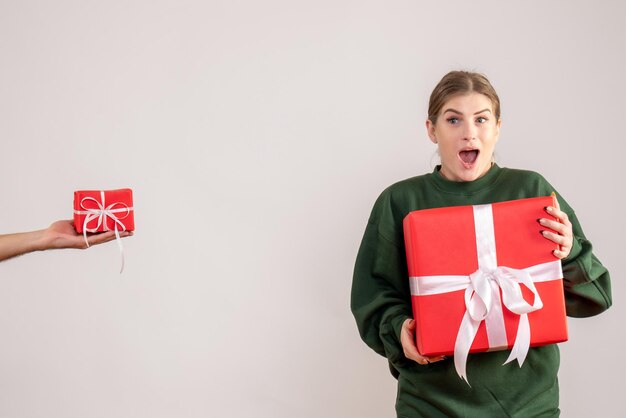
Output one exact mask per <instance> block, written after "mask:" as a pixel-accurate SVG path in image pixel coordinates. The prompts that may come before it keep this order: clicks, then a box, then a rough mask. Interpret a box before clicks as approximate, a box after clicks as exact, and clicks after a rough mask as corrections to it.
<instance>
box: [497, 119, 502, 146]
mask: <svg viewBox="0 0 626 418" xmlns="http://www.w3.org/2000/svg"><path fill="white" fill-rule="evenodd" d="M501 125H502V119H498V122H497V123H496V142H498V139H500V126H501Z"/></svg>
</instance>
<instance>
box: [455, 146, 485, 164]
mask: <svg viewBox="0 0 626 418" xmlns="http://www.w3.org/2000/svg"><path fill="white" fill-rule="evenodd" d="M479 152H480V151H478V150H477V149H472V150H463V151H461V152H459V158H461V161H463V162H464V163H465V164H466V165H471V164H474V162H475V161H476V159H477V158H478V153H479Z"/></svg>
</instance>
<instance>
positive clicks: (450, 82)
mask: <svg viewBox="0 0 626 418" xmlns="http://www.w3.org/2000/svg"><path fill="white" fill-rule="evenodd" d="M467 93H479V94H482V95H485V96H487V98H489V100H491V104H492V106H493V112H494V115H495V116H496V120H500V98H499V97H498V93H496V90H495V89H494V88H493V86H492V85H491V83H490V82H489V80H488V79H487V77H485V76H484V75H482V74H480V73H474V72H470V71H450V72H449V73H448V74H446V75H445V76H443V78H442V79H441V81H440V82H439V83H438V84H437V86H435V88H434V90H433V92H432V93H431V94H430V100H429V102H428V119H429V120H430V121H431V122H432V123H433V125H434V124H436V123H437V118H438V117H439V112H441V108H442V107H443V105H444V104H445V103H446V102H447V101H448V100H449V99H451V98H452V96H456V95H458V94H467Z"/></svg>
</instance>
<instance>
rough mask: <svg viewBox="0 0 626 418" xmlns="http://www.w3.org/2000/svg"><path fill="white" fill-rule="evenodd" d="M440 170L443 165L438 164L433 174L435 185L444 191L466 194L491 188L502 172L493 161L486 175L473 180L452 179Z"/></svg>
mask: <svg viewBox="0 0 626 418" xmlns="http://www.w3.org/2000/svg"><path fill="white" fill-rule="evenodd" d="M440 170H441V165H438V166H437V167H435V169H434V170H433V172H432V174H431V178H432V179H433V181H434V183H435V186H436V187H437V188H438V189H440V190H442V191H444V192H450V193H464V194H472V193H476V192H479V191H481V190H484V189H488V188H490V187H491V186H493V185H494V184H495V182H496V181H497V180H498V177H500V174H502V169H501V168H500V167H499V166H498V165H497V164H496V163H493V165H492V166H491V168H490V169H489V171H487V173H485V175H484V176H482V177H480V178H478V179H476V180H473V181H451V180H448V179H446V178H445V177H443V176H442V175H441V172H440Z"/></svg>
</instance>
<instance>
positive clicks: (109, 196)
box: [74, 189, 135, 234]
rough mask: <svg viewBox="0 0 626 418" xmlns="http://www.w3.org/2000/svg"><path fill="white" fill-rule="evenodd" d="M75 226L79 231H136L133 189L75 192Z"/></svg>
mask: <svg viewBox="0 0 626 418" xmlns="http://www.w3.org/2000/svg"><path fill="white" fill-rule="evenodd" d="M74 226H75V228H76V231H77V232H78V233H81V234H82V233H84V232H104V231H115V230H117V231H134V230H135V217H134V210H133V191H132V190H131V189H118V190H78V191H75V192H74Z"/></svg>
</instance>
